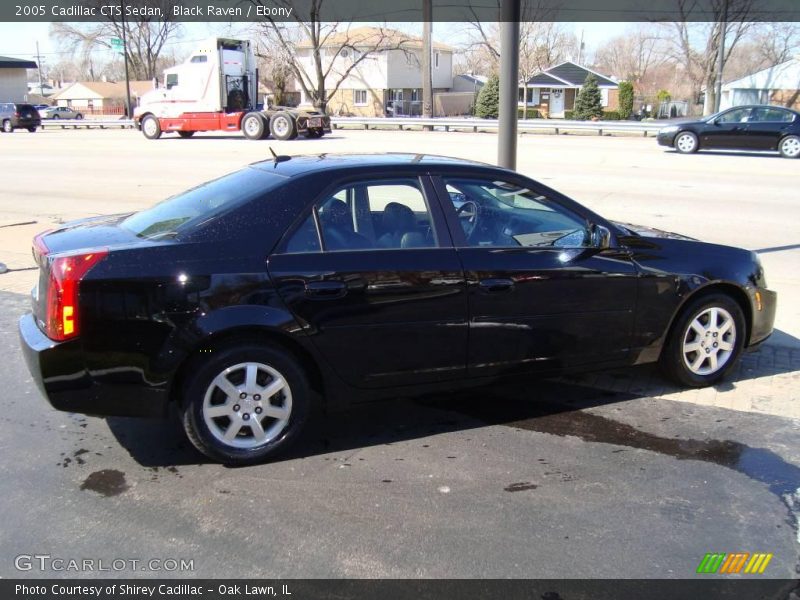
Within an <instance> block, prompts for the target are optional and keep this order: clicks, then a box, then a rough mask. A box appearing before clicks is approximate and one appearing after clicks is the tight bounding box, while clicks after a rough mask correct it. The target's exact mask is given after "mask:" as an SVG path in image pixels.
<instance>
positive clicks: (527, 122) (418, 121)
mask: <svg viewBox="0 0 800 600" xmlns="http://www.w3.org/2000/svg"><path fill="white" fill-rule="evenodd" d="M331 124H332V126H333V127H334V128H335V129H338V128H342V127H361V128H363V129H377V128H381V129H385V128H397V129H401V130H403V129H406V128H408V127H426V126H428V127H430V126H433V127H434V129H438V130H444V131H450V130H451V129H453V130H464V129H466V130H472V131H474V132H477V131H480V130H484V131H486V130H489V131H491V130H497V129H498V127H499V124H498V121H497V119H472V118H457V117H455V118H449V117H436V118H434V119H426V118H423V117H386V118H383V117H332V118H331ZM666 124H667V122H664V121H649V122H644V123H643V122H641V121H564V120H562V119H520V120H519V121H518V125H517V127H518V129H519V131H553V132H555V133H556V134H559V133H561V132H562V131H595V132H597V134H598V135H603V134H604V133H605V132H628V133H641V134H642V135H644V136H647V135H648V134H650V133H653V134H655V133H658V130H659V129H661V128H662V127H664V126H665V125H666ZM45 127H60V128H61V129H68V128H72V129H78V128H79V127H82V128H92V127H97V128H99V129H106V128H111V127H123V128H128V127H131V128H132V127H134V124H133V121H132V120H130V119H44V120H42V128H45Z"/></svg>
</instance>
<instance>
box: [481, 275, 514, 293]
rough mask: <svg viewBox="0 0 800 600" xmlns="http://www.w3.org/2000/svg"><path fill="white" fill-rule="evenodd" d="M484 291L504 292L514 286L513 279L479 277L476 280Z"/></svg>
mask: <svg viewBox="0 0 800 600" xmlns="http://www.w3.org/2000/svg"><path fill="white" fill-rule="evenodd" d="M478 285H479V286H481V289H482V290H483V291H484V292H505V291H508V290H510V289H513V287H514V280H513V279H504V278H502V279H494V278H490V279H481V280H480V281H479V282H478Z"/></svg>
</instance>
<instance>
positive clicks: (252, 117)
mask: <svg viewBox="0 0 800 600" xmlns="http://www.w3.org/2000/svg"><path fill="white" fill-rule="evenodd" d="M266 130H267V123H266V121H264V117H262V116H261V115H260V114H259V113H257V112H249V113H247V114H246V115H245V116H244V117H243V118H242V133H243V134H244V137H246V138H247V139H248V140H261V139H264V132H265V131H266Z"/></svg>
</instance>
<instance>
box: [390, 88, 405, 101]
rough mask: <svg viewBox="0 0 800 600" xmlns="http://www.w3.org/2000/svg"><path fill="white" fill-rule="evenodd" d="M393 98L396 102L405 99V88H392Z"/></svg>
mask: <svg viewBox="0 0 800 600" xmlns="http://www.w3.org/2000/svg"><path fill="white" fill-rule="evenodd" d="M392 100H394V101H395V102H402V101H403V90H392Z"/></svg>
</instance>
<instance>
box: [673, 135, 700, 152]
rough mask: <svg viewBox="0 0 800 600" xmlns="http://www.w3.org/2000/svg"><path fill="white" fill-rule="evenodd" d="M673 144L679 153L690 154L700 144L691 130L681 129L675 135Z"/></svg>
mask: <svg viewBox="0 0 800 600" xmlns="http://www.w3.org/2000/svg"><path fill="white" fill-rule="evenodd" d="M673 144H674V146H675V150H677V151H678V152H680V153H681V154H692V153H693V152H697V149H698V148H699V146H700V145H699V144H698V142H697V136H696V135H695V134H693V133H692V132H691V131H681V132H680V133H679V134H678V135H676V136H675V141H674V142H673Z"/></svg>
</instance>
